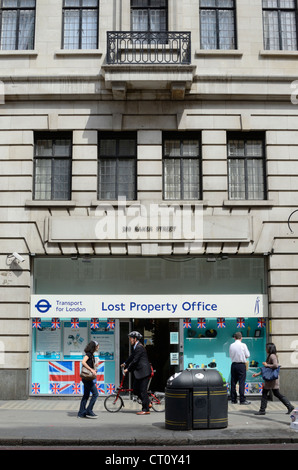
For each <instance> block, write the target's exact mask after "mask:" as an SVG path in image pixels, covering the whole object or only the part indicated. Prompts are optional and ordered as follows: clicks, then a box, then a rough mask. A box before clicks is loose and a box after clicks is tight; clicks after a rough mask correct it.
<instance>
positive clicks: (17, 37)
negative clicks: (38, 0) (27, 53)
mask: <svg viewBox="0 0 298 470" xmlns="http://www.w3.org/2000/svg"><path fill="white" fill-rule="evenodd" d="M0 1H1V3H0V4H1V10H0V21H1V22H0V28H1V35H0V48H1V50H30V49H33V48H34V28H35V0H0Z"/></svg>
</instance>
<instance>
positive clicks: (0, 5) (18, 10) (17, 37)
mask: <svg viewBox="0 0 298 470" xmlns="http://www.w3.org/2000/svg"><path fill="white" fill-rule="evenodd" d="M3 1H4V0H1V1H0V50H1V51H5V50H7V51H8V50H10V51H24V50H25V51H31V50H33V49H34V46H35V29H36V0H34V6H32V7H29V6H21V2H22V0H16V1H17V6H14V7H11V6H9V7H8V6H6V7H5V6H3ZM3 11H16V13H17V22H16V35H15V37H14V40H15V47H14V48H13V49H2V41H1V37H2V25H3V23H2V14H3ZM21 11H34V24H33V34H32V48H30V49H29V48H28V49H19V43H20V14H21Z"/></svg>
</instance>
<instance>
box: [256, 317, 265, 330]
mask: <svg viewBox="0 0 298 470" xmlns="http://www.w3.org/2000/svg"><path fill="white" fill-rule="evenodd" d="M265 326H266V319H265V318H258V328H265Z"/></svg>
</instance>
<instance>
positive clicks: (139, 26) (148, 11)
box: [131, 0, 168, 31]
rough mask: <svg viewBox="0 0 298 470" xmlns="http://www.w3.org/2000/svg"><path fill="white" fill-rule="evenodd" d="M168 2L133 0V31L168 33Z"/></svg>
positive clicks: (160, 0) (165, 0)
mask: <svg viewBox="0 0 298 470" xmlns="http://www.w3.org/2000/svg"><path fill="white" fill-rule="evenodd" d="M167 3H168V2H167V0H131V30H132V31H167V27H168V25H167V23H168V5H167Z"/></svg>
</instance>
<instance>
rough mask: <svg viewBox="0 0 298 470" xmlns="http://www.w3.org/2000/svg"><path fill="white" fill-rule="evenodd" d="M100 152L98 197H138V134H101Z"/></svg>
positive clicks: (108, 198) (112, 198)
mask: <svg viewBox="0 0 298 470" xmlns="http://www.w3.org/2000/svg"><path fill="white" fill-rule="evenodd" d="M98 152H99V156H98V198H99V199H104V200H117V199H118V197H121V196H123V197H126V199H128V200H131V201H132V200H134V199H136V164H137V159H136V155H137V138H136V134H135V133H130V132H129V133H125V132H124V133H122V132H121V133H119V134H118V135H117V134H115V133H107V134H105V133H104V134H100V137H99V149H98Z"/></svg>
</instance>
